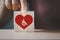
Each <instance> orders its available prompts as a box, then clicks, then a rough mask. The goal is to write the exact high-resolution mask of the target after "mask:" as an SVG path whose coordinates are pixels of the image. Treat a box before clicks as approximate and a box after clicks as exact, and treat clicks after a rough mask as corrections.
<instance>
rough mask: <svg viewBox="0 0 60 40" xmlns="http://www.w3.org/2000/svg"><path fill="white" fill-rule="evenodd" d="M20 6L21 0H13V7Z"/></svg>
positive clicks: (16, 8)
mask: <svg viewBox="0 0 60 40" xmlns="http://www.w3.org/2000/svg"><path fill="white" fill-rule="evenodd" d="M19 8H20V0H12V9H13V10H18V9H19Z"/></svg>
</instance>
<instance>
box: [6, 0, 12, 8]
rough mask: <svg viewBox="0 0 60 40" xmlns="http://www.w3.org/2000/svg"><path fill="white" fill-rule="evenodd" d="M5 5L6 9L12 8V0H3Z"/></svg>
mask: <svg viewBox="0 0 60 40" xmlns="http://www.w3.org/2000/svg"><path fill="white" fill-rule="evenodd" d="M5 6H6V7H7V8H8V9H12V0H5Z"/></svg>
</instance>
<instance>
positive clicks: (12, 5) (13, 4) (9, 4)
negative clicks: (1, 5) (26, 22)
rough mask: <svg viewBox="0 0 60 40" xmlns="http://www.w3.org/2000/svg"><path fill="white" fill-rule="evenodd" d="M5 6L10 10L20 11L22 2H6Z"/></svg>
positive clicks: (12, 0) (8, 0)
mask: <svg viewBox="0 0 60 40" xmlns="http://www.w3.org/2000/svg"><path fill="white" fill-rule="evenodd" d="M5 6H6V7H7V8H8V9H12V10H18V9H20V8H21V5H20V0H5Z"/></svg>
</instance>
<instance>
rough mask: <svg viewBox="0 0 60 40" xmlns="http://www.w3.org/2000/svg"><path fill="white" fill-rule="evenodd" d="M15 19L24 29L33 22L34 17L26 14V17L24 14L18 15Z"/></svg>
mask: <svg viewBox="0 0 60 40" xmlns="http://www.w3.org/2000/svg"><path fill="white" fill-rule="evenodd" d="M15 21H16V23H17V24H18V25H19V26H20V27H21V28H23V30H24V29H26V28H27V27H28V26H29V25H30V24H31V23H32V21H33V18H32V16H31V15H26V16H25V17H24V16H22V15H17V16H16V18H15Z"/></svg>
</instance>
